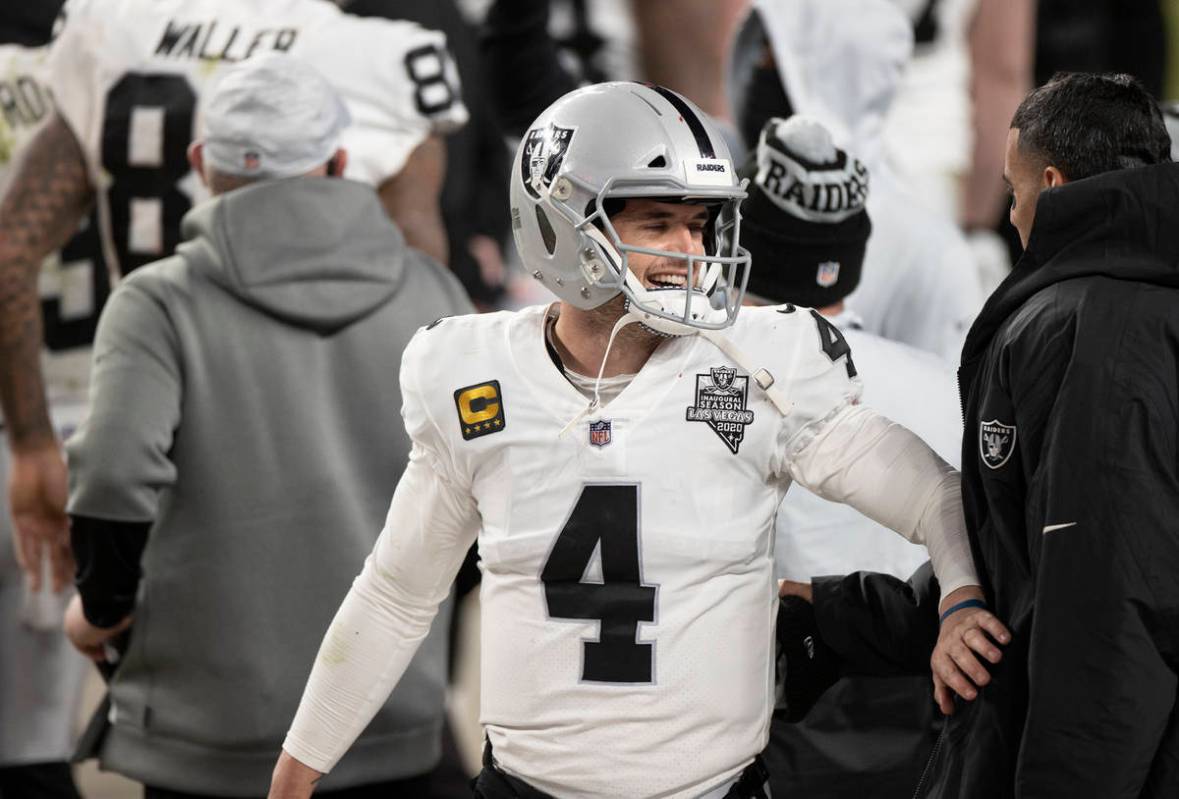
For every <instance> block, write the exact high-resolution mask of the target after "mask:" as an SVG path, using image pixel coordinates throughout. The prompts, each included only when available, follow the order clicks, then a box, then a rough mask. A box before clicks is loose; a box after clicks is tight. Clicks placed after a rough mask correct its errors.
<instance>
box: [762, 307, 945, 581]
mask: <svg viewBox="0 0 1179 799" xmlns="http://www.w3.org/2000/svg"><path fill="white" fill-rule="evenodd" d="M831 323H832V324H834V325H836V326H837V327H838V328H839V329H840V330H841V331H842V332H843V335H844V337H845V338H846V339H847V343H848V344H849V345H850V346H851V349H852V352H854V353H855V359H854V361H855V365H856V370H857V371H858V373H859V375H860V377H861V378H863V380H864V394H863V397H862V400H861V402H862V404H864V405H866V406H868V407H870V408H874V409H875V410H877V411H879V412H880V413H881V414H883V415H884V416H887V417H888V418H889V419H891V420H892V421H894V422H897V423H898V424H903V425H904V426H905V427H907V428H909V429H910V430H912V431H913V432H914V433H916V434H917V435H918V436H919V437H920V438H921V440H922V441H924V442H925V443H926V444H928V445H929V446H930V447H931V448H932V449H933V450H934V452H936V453H937V454H938V455H940V456H941V457H942V458H943V459H944V460H945V461H946V462H947V463H949V464H951V465H952V466H954V468H958V464H959V462H960V461H961V453H962V411H961V406H960V405H959V403H958V384H957V382H956V380H955V375H954V369H953V367H951V366H950V365H949V364H948V363H946V362H945V361H943V360H942V359H941V358H938V357H937V356H936V355H932V354H930V353H928V352H922V351H921V350H918V349H914V348H912V347H908V346H906V345H904V344H900V343H898V342H895V341H889V340H888V339H885V338H881V337H879V336H876V335H873V334H872V333H868V332H866V331H864V330H861V329H859V320H858V319H856V317H855V315H854V314H852V313H843V314H840V315H839V316H837V317H834V318H832V319H831ZM927 560H929V552H928V551H927V550H926V549H925V547H923V546H919V545H917V544H913V543H910V542H909V541H906V540H905V539H904V538H902V537H901V536H899V535H897V534H896V533H894V532H893V531H892V530H889V529H888V528H887V527H884V526H883V525H881V524H878V523H877V522H874V521H872V520H871V519H869V518H868V517H867V516H864V515H863V514H862V513H860V512H858V511H857V510H856V509H855V508H852V507H851V506H850V505H844V504H841V503H838V502H830V501H828V500H825V499H823V498H821V497H819V496H816V495H815V494H813V493H811V492H810V491H807V490H806V489H805V488H795V489H794V490H793V491H791V492H790V493H789V495H787V497H786V500H785V501H784V502H783V503H782V507H781V508H780V509H779V510H778V523H777V545H776V546H775V550H774V562H775V564H776V573H777V576H778V577H785V578H786V579H789V580H798V581H801V582H810V580H811V579H812V578H813V577H818V576H822V575H828V574H848V573H849V572H853V571H860V570H866V571H876V572H886V573H888V574H891V575H893V576H895V577H900V578H901V579H907V578H908V577H909V575H911V574H912V573H913V572H914V571H915V570H916V569H917V567H918V566H920V565H921V564H922V563H924V562H925V561H927Z"/></svg>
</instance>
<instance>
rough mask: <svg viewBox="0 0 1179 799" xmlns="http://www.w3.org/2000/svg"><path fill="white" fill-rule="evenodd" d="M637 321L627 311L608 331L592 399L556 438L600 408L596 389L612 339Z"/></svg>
mask: <svg viewBox="0 0 1179 799" xmlns="http://www.w3.org/2000/svg"><path fill="white" fill-rule="evenodd" d="M639 321H641V320H640V319H639V317H638V316H636V315H635V313H634V312H633V311H627V312H626V313H624V314H623V315H622V316H620V317H618V321H617V322H615V323H614V329H613V330H611V331H610V338H609V340H608V341H607V342H606V352H605V353H604V354H603V355H602V365H601V366H600V367H598V376H597V378H596V379H595V380H594V397H593V399H591V400H590V403H589V405H587V406H586V407H585V410H583V411H582V412H581V413H579V414H577V415H576V416H574V417H573V418H572V419H570V420H569V424H567V425H565V426H564V427H562V428H561V432H560V433H557V438H560V437H561V436H563V435H565V434H566V433H568V432H569V430H570V429H571V428H572V427H573V426H574V425H575V424H577V423H578V422H580V421H581V420H582V419H584V418H585V417H587V416H589V415H590V414H591V413H593V412H594V411H596V410H597V409H598V408H599V407H600V406H601V404H602V402H601V397H600V395H599V394H598V389H599V388H600V387H601V385H602V375H603V374H605V372H606V361H607V360H608V359H609V358H610V348H611V347H613V346H614V338H615V337H616V336H617V335H618V331H620V330H622V328H624V327H626V326H627V325H629V324H633V323H635V322H639Z"/></svg>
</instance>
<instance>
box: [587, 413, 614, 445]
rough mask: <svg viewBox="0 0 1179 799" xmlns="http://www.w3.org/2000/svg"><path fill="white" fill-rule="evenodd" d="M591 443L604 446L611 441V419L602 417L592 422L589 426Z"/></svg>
mask: <svg viewBox="0 0 1179 799" xmlns="http://www.w3.org/2000/svg"><path fill="white" fill-rule="evenodd" d="M589 433H590V443H591V444H593V445H594V446H595V447H604V446H606V445H607V444H609V443H610V420H609V419H602V420H601V421H598V422H590V426H589Z"/></svg>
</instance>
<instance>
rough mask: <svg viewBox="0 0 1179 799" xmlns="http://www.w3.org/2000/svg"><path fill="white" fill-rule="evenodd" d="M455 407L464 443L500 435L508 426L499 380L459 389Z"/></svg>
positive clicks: (455, 395) (455, 398) (455, 397)
mask: <svg viewBox="0 0 1179 799" xmlns="http://www.w3.org/2000/svg"><path fill="white" fill-rule="evenodd" d="M454 405H455V407H456V408H458V415H459V430H460V432H462V434H463V440H464V441H470V440H471V439H472V438H479V436H486V435H491V434H492V433H498V432H499V431H500V430H503V429H504V427H505V425H506V424H507V422H506V420H505V419H504V401H503V395H502V394H500V390H499V381H498V380H488V381H487V382H486V383H476V384H475V385H473V386H467V387H466V388H460V389H458V390H457V391H455V392H454Z"/></svg>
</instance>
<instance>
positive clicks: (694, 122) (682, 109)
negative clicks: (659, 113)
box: [646, 83, 716, 158]
mask: <svg viewBox="0 0 1179 799" xmlns="http://www.w3.org/2000/svg"><path fill="white" fill-rule="evenodd" d="M646 86H647V87H648V88H650V89H651V90H652V91H655V92H658V93H659V94H660V95H661V96H662V97H663V98H664V99H665V100H667V102H669V103H671V104H672V105H673V106H675V110H676V111H677V112H679V115H680V116H682V117H683V118H684V121H685V122H687V123H688V130H690V131H692V136H693V137H694V138H695V139H696V146H697V147H699V148H700V157H701V158H716V150H714V149H713V148H712V139H710V138H708V131H707V130H706V129H705V128H704V123H703V122H701V121H700V117H698V116H696V112H695V111H693V110H692V107H691V106H690V105H688V104H687V103H685V102H684V99H683V98H682V97H680V96H679V95H678V94H676V93H675V92H673V91H670V90H669V89H665V88H663V87H662V86H655V85H654V84H650V83H648V84H646Z"/></svg>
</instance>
